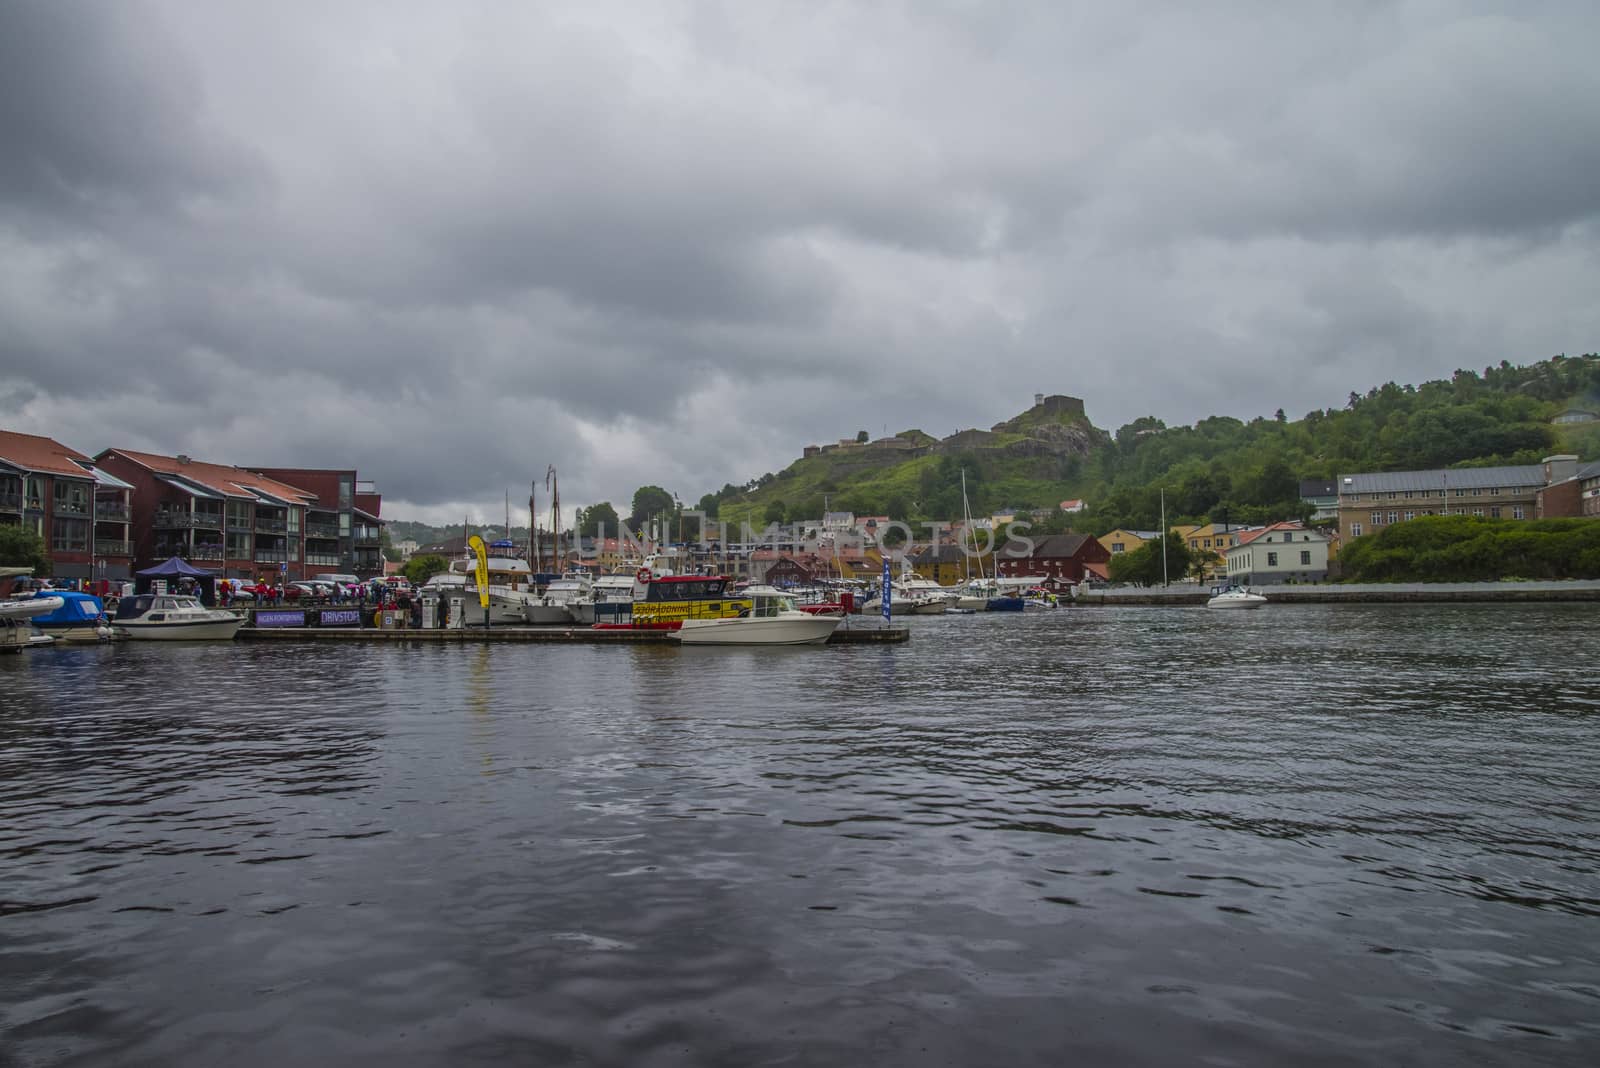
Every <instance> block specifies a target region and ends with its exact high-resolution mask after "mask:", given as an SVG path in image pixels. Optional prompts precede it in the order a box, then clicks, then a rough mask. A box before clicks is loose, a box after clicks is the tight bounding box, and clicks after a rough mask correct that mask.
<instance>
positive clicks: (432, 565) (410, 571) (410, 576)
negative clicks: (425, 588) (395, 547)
mask: <svg viewBox="0 0 1600 1068" xmlns="http://www.w3.org/2000/svg"><path fill="white" fill-rule="evenodd" d="M449 569H450V562H449V561H448V560H446V559H445V558H444V557H442V556H440V555H439V554H437V553H424V554H422V555H421V556H413V557H412V558H411V559H409V560H407V561H406V565H405V566H404V567H402V568H401V569H400V573H401V574H402V575H404V576H405V577H406V579H407V581H409V582H410V583H411V585H413V586H421V585H422V584H423V583H425V582H427V581H428V580H429V579H430V578H432V577H433V576H435V575H438V574H441V573H443V572H445V571H448V570H449Z"/></svg>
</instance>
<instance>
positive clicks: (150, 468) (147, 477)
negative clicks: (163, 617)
mask: <svg viewBox="0 0 1600 1068" xmlns="http://www.w3.org/2000/svg"><path fill="white" fill-rule="evenodd" d="M95 463H96V465H97V466H99V467H100V468H102V469H103V470H106V471H109V472H110V473H111V474H113V475H115V476H116V477H118V478H120V479H122V480H123V481H125V482H127V483H128V484H130V485H131V486H132V487H133V490H132V501H133V507H132V530H133V540H134V544H133V555H134V564H135V567H136V568H144V567H150V566H152V565H154V564H158V563H160V562H161V561H163V560H165V559H167V558H168V557H169V556H177V557H180V558H182V559H184V560H187V561H188V562H189V563H191V564H193V565H195V566H196V567H200V568H204V569H206V570H208V571H215V572H217V573H218V574H219V575H221V576H224V577H227V578H242V579H271V580H274V581H276V580H279V579H296V578H302V577H304V575H305V574H306V569H305V563H304V560H303V559H302V557H303V555H304V545H305V539H304V528H305V513H306V504H307V501H309V500H314V499H315V497H314V495H313V494H310V493H308V492H307V491H305V490H303V489H301V488H299V487H298V486H291V485H289V484H287V483H284V482H279V481H278V480H276V479H271V478H267V477H265V476H263V475H260V474H257V473H256V472H254V471H247V470H245V469H244V468H241V467H229V466H227V465H225V464H211V463H204V462H202V461H199V460H193V459H190V458H189V457H187V456H158V455H156V454H154V453H146V452H133V451H132V450H129V449H107V450H105V451H104V452H102V453H101V454H100V455H99V456H97V457H96V458H95Z"/></svg>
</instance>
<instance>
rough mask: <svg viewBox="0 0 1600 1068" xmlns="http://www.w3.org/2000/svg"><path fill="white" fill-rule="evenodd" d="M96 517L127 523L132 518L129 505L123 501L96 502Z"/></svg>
mask: <svg viewBox="0 0 1600 1068" xmlns="http://www.w3.org/2000/svg"><path fill="white" fill-rule="evenodd" d="M94 517H95V518H96V519H105V520H109V521H111V522H114V523H126V522H128V520H129V519H130V518H131V516H130V515H129V512H128V506H127V505H125V504H122V503H121V502H118V503H115V504H113V503H111V502H109V501H95V502H94Z"/></svg>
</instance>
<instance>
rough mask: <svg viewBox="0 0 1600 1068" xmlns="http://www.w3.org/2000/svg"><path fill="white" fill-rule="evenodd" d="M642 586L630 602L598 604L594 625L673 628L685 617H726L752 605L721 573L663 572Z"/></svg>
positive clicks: (658, 628) (680, 623)
mask: <svg viewBox="0 0 1600 1068" xmlns="http://www.w3.org/2000/svg"><path fill="white" fill-rule="evenodd" d="M640 577H641V578H643V577H644V576H642V575H641V576H640ZM643 585H644V589H643V590H642V591H637V586H636V587H635V589H636V591H637V592H636V593H635V595H634V599H633V600H632V601H630V602H620V603H605V602H600V603H597V604H596V605H595V609H594V612H595V615H594V622H595V626H597V627H631V628H641V629H652V630H676V629H678V627H679V626H681V625H682V624H683V621H684V620H686V619H726V618H729V617H731V616H737V615H739V614H740V613H741V612H744V611H748V610H749V608H750V607H751V604H750V601H749V599H748V598H743V597H740V596H738V595H737V594H735V593H733V592H732V591H731V590H730V589H729V585H730V580H729V579H728V578H726V577H725V576H722V575H663V576H661V577H660V578H649V579H646V580H645V581H644V583H643Z"/></svg>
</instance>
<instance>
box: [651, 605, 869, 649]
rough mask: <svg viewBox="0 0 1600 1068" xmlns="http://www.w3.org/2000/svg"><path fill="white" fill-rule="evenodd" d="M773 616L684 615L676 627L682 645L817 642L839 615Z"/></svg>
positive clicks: (830, 632)
mask: <svg viewBox="0 0 1600 1068" xmlns="http://www.w3.org/2000/svg"><path fill="white" fill-rule="evenodd" d="M796 615H798V616H799V617H800V618H794V617H793V616H783V617H781V618H777V619H751V618H743V619H686V620H684V622H683V625H682V626H681V627H679V628H678V641H679V642H680V643H681V644H683V645H821V644H823V643H824V642H826V641H827V640H828V639H829V638H830V637H832V636H833V632H834V629H835V628H837V627H838V626H839V624H840V622H841V621H842V620H843V617H842V616H818V615H807V614H805V613H803V612H801V613H796Z"/></svg>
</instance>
